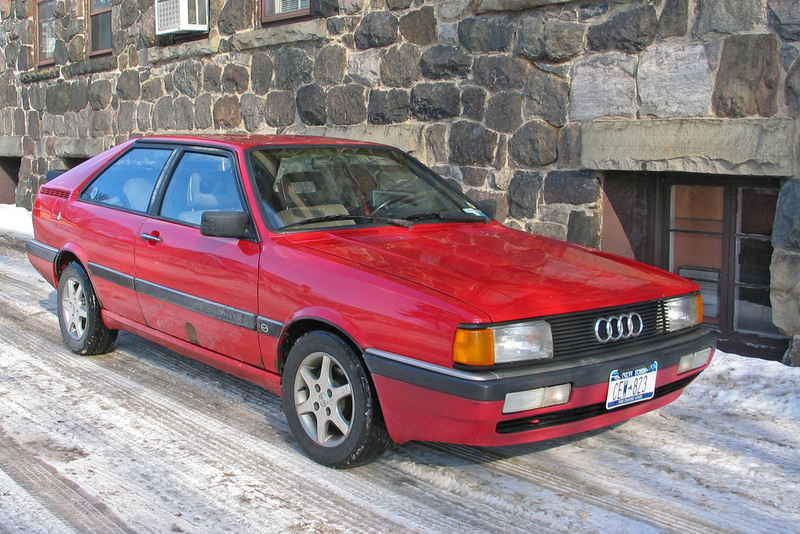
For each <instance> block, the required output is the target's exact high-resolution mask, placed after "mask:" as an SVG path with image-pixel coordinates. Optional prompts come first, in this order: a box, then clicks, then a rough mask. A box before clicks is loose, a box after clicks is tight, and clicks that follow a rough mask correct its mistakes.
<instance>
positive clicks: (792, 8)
mask: <svg viewBox="0 0 800 534" xmlns="http://www.w3.org/2000/svg"><path fill="white" fill-rule="evenodd" d="M768 5H769V25H770V28H772V29H773V30H775V32H776V33H777V34H778V35H780V36H781V39H783V40H784V41H800V6H798V5H797V0H769V4H768ZM798 349H800V347H798Z"/></svg>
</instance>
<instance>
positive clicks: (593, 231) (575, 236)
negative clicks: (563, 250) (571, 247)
mask: <svg viewBox="0 0 800 534" xmlns="http://www.w3.org/2000/svg"><path fill="white" fill-rule="evenodd" d="M601 225H602V219H601V217H600V215H599V214H598V213H586V212H583V211H573V212H572V213H571V214H570V216H569V225H568V226H567V241H569V242H570V243H576V244H578V245H583V246H585V247H592V248H600V228H601Z"/></svg>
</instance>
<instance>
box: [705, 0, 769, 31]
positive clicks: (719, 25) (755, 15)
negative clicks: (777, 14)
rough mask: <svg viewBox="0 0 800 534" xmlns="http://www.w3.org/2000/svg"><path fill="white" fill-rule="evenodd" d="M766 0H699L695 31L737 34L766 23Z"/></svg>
mask: <svg viewBox="0 0 800 534" xmlns="http://www.w3.org/2000/svg"><path fill="white" fill-rule="evenodd" d="M765 7H766V0H699V1H698V6H697V9H698V12H697V18H696V19H695V25H694V33H695V35H697V36H698V37H702V36H704V35H706V34H707V33H711V32H716V33H721V34H729V35H732V34H736V33H740V32H743V31H748V30H752V29H753V28H758V27H763V26H764V25H765V24H766V22H767V21H766V18H767V17H766V9H765Z"/></svg>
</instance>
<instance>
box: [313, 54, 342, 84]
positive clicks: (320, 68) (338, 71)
mask: <svg viewBox="0 0 800 534" xmlns="http://www.w3.org/2000/svg"><path fill="white" fill-rule="evenodd" d="M346 65H347V49H345V47H343V46H339V45H328V46H324V47H322V49H321V50H320V51H319V53H318V54H317V60H316V62H315V63H314V81H315V82H317V83H318V84H319V85H339V84H340V83H342V80H343V79H344V70H345V67H346Z"/></svg>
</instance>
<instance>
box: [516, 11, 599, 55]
mask: <svg viewBox="0 0 800 534" xmlns="http://www.w3.org/2000/svg"><path fill="white" fill-rule="evenodd" d="M585 33H586V29H585V27H584V25H583V24H578V23H576V22H565V21H558V20H546V19H545V18H544V17H542V16H539V15H537V16H530V17H525V18H523V19H522V23H521V25H520V28H519V37H518V41H517V46H516V48H515V49H514V53H515V54H516V55H518V56H521V57H524V58H526V59H530V60H531V61H537V60H543V61H548V62H552V63H562V62H564V61H567V60H569V59H572V58H573V57H575V56H577V55H578V54H580V53H581V51H582V50H583V36H584V34H585Z"/></svg>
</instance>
